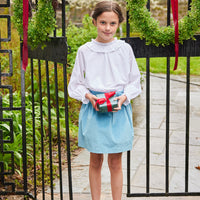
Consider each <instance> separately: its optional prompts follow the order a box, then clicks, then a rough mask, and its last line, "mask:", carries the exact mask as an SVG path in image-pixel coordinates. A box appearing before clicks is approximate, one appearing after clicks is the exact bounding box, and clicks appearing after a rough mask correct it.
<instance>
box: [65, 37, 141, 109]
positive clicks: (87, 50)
mask: <svg viewBox="0 0 200 200" xmlns="http://www.w3.org/2000/svg"><path fill="white" fill-rule="evenodd" d="M89 90H93V91H98V92H110V91H122V90H123V91H124V95H126V96H127V100H126V101H125V102H124V104H125V105H127V104H129V103H130V100H131V99H133V98H135V97H136V96H138V95H139V94H140V93H141V86H140V72H139V69H138V66H137V63H136V60H135V56H134V54H133V51H132V48H131V46H130V45H129V44H128V43H125V42H124V41H122V40H117V39H115V40H113V41H112V42H109V43H100V42H97V41H96V40H92V41H91V42H87V43H86V44H84V45H82V46H81V47H80V48H79V49H78V52H77V56H76V61H75V65H74V68H73V71H72V75H71V78H70V82H69V85H68V93H69V96H70V97H72V98H74V99H77V100H80V101H82V102H83V103H84V104H87V103H89V100H88V99H87V98H86V97H85V94H86V93H89V92H90V91H89Z"/></svg>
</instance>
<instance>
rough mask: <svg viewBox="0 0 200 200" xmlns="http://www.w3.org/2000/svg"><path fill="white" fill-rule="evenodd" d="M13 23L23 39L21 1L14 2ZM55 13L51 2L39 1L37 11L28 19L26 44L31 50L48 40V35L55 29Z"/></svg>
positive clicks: (49, 0)
mask: <svg viewBox="0 0 200 200" xmlns="http://www.w3.org/2000/svg"><path fill="white" fill-rule="evenodd" d="M13 3H14V8H13V11H14V13H13V22H14V25H15V27H16V28H17V30H18V32H19V34H20V36H21V37H23V0H14V1H13ZM54 16H55V12H54V9H53V7H52V1H51V0H39V1H38V6H37V11H36V12H35V14H34V16H33V17H32V18H31V19H30V18H29V25H28V44H29V45H30V46H31V47H32V48H36V47H37V46H38V45H41V44H43V43H44V42H45V41H47V40H48V35H49V34H50V33H51V32H52V31H53V30H54V29H55V27H56V20H55V18H54Z"/></svg>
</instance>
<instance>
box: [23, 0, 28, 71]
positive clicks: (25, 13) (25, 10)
mask: <svg viewBox="0 0 200 200" xmlns="http://www.w3.org/2000/svg"><path fill="white" fill-rule="evenodd" d="M28 10H29V2H28V0H23V50H22V51H23V52H22V56H23V58H22V69H23V70H24V71H26V67H27V65H28V42H27V39H28V15H29V12H28Z"/></svg>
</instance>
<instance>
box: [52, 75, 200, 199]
mask: <svg viewBox="0 0 200 200" xmlns="http://www.w3.org/2000/svg"><path fill="white" fill-rule="evenodd" d="M156 76H161V77H165V76H164V75H156ZM156 76H155V75H154V76H151V77H150V80H151V84H150V88H151V97H150V102H151V104H150V110H151V111H150V121H151V123H150V128H151V130H150V192H151V193H162V192H164V191H165V128H166V122H165V121H166V106H165V104H166V99H165V98H166V94H165V92H166V80H165V79H164V78H159V77H156ZM171 79H173V80H172V81H171V82H170V84H171V89H170V98H171V100H170V146H169V149H170V150H169V151H170V159H169V192H172V193H174V192H184V188H185V168H184V167H185V110H186V106H185V105H186V103H185V102H186V92H185V91H186V84H185V83H184V81H185V80H186V78H185V76H171ZM175 80H176V81H175ZM182 81H183V82H182ZM191 82H192V83H194V84H191V87H190V91H191V94H190V97H191V99H190V104H191V106H190V159H189V192H200V170H198V169H196V168H195V167H197V166H199V165H200V126H199V123H200V103H199V102H200V78H199V77H191ZM145 103H146V102H145V85H144V88H143V92H142V94H141V95H140V97H138V98H136V99H135V100H134V103H133V114H134V127H135V137H134V145H133V150H132V152H131V192H132V193H145V190H146V189H145V186H146V182H145V180H146V178H145V177H146V153H145V147H146V135H145V134H146V131H145V128H146V117H145V116H146V113H145V109H146V107H145ZM88 163H89V153H88V152H87V151H86V150H83V151H82V152H81V153H80V154H79V155H78V156H77V157H76V158H75V159H74V160H73V161H72V177H73V192H74V199H75V200H90V199H91V198H90V187H89V180H88V167H89V166H88ZM126 163H127V161H126V153H124V154H123V173H124V174H123V175H124V184H123V200H124V199H134V200H144V199H145V200H149V199H150V200H154V199H155V200H158V199H159V200H162V199H163V200H165V199H168V200H169V199H170V200H197V199H198V200H199V199H200V196H198V197H151V198H147V197H137V198H136V197H135V198H127V197H126V191H127V180H126V179H127V178H126V174H127V170H126V169H127V165H126ZM102 170H103V171H102V198H101V200H112V198H111V189H110V175H109V170H108V165H107V156H106V155H105V159H104V164H103V169H102ZM67 176H68V175H67V169H66V171H65V172H64V173H63V180H65V181H66V182H65V183H64V193H65V195H66V196H65V198H64V199H66V200H67V199H68V194H67V193H68V180H67ZM56 192H57V193H59V183H55V193H56ZM56 196H58V198H56ZM55 199H59V194H56V195H55Z"/></svg>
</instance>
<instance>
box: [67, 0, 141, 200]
mask: <svg viewBox="0 0 200 200" xmlns="http://www.w3.org/2000/svg"><path fill="white" fill-rule="evenodd" d="M92 18H93V24H94V25H95V26H96V27H97V32H98V35H97V38H96V39H92V41H91V42H87V43H86V44H84V45H83V46H81V47H80V48H79V49H78V52H77V57H76V62H75V66H74V69H73V72H72V75H71V79H70V82H69V86H68V92H69V96H71V97H72V98H75V99H77V100H80V101H82V103H83V104H82V107H81V111H80V114H79V138H78V143H79V146H80V147H84V148H86V149H87V150H88V151H89V152H90V166H89V180H90V188H91V195H92V199H93V200H100V195H101V168H102V162H103V154H104V153H107V154H108V166H109V169H110V174H111V189H112V197H113V200H121V197H122V185H123V177H122V162H121V158H122V152H124V151H128V150H131V149H132V144H133V123H132V108H131V104H130V100H131V99H133V98H135V97H136V96H138V95H139V94H140V92H141V87H140V73H139V70H138V66H137V63H136V60H135V57H134V54H133V52H132V48H131V46H130V45H129V44H127V43H125V42H124V41H121V40H117V39H116V38H114V35H115V33H116V31H117V29H118V27H119V25H120V23H121V22H122V21H123V15H122V11H121V8H120V7H119V5H118V4H117V3H116V2H113V1H102V2H99V3H97V4H96V7H95V9H94V12H93V15H92ZM110 91H116V98H115V100H118V107H117V108H115V111H114V112H106V113H101V112H98V111H99V110H98V108H97V107H96V105H95V102H96V100H97V99H98V98H97V97H96V94H99V93H107V92H110Z"/></svg>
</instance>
